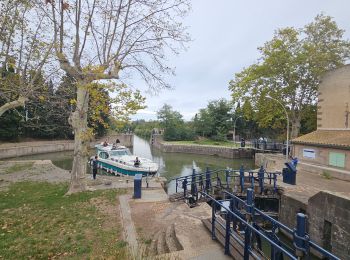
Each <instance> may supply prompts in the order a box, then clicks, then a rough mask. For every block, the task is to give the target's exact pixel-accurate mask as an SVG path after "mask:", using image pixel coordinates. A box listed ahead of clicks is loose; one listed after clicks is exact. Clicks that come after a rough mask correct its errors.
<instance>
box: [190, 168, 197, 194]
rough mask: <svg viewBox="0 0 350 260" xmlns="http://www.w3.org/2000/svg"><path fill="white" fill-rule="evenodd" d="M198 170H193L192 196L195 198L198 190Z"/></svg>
mask: <svg viewBox="0 0 350 260" xmlns="http://www.w3.org/2000/svg"><path fill="white" fill-rule="evenodd" d="M195 174H196V169H193V170H192V179H191V194H192V196H195V195H196V194H195V192H196V190H197V183H196V175H195Z"/></svg>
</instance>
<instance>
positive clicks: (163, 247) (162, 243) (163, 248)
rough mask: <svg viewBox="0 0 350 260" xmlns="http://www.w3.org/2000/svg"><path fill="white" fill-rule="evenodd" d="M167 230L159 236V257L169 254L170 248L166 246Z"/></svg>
mask: <svg viewBox="0 0 350 260" xmlns="http://www.w3.org/2000/svg"><path fill="white" fill-rule="evenodd" d="M165 233H166V231H165V230H162V231H161V232H160V234H159V236H158V240H157V255H162V254H165V253H169V248H168V246H167V244H166V240H165Z"/></svg>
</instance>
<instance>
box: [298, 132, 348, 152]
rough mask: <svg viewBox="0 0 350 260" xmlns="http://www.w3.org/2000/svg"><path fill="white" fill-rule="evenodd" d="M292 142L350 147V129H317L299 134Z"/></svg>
mask: <svg viewBox="0 0 350 260" xmlns="http://www.w3.org/2000/svg"><path fill="white" fill-rule="evenodd" d="M292 143H301V144H314V145H321V146H332V147H339V148H346V149H349V148H350V129H349V130H317V131H314V132H311V133H309V134H306V135H303V136H299V137H298V138H295V139H293V140H292Z"/></svg>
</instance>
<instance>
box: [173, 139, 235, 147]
mask: <svg viewBox="0 0 350 260" xmlns="http://www.w3.org/2000/svg"><path fill="white" fill-rule="evenodd" d="M167 143H171V144H185V145H186V144H187V145H191V144H192V145H193V144H196V145H215V146H225V147H240V144H237V143H236V144H234V143H233V142H229V141H213V140H209V139H203V140H195V141H173V142H167Z"/></svg>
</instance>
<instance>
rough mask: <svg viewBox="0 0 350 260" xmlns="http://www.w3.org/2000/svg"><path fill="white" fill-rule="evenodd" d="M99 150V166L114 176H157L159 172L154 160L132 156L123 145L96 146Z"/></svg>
mask: <svg viewBox="0 0 350 260" xmlns="http://www.w3.org/2000/svg"><path fill="white" fill-rule="evenodd" d="M95 148H96V149H97V156H98V158H97V165H98V167H99V168H100V169H104V170H105V171H107V172H108V173H111V174H113V175H117V176H118V175H129V176H135V174H142V175H144V176H146V175H155V174H156V173H157V171H158V168H159V167H158V164H157V163H155V162H153V161H152V160H149V159H146V158H141V157H138V156H136V155H132V154H131V153H130V151H129V149H128V148H127V147H125V146H122V145H111V144H108V145H106V146H104V145H103V144H98V145H95Z"/></svg>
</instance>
